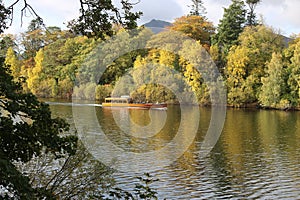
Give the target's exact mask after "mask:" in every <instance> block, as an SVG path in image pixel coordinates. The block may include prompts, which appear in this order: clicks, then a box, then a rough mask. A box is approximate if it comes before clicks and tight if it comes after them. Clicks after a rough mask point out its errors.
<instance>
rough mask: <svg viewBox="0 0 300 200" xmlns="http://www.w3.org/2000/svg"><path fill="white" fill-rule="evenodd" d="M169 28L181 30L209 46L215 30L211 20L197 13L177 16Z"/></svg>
mask: <svg viewBox="0 0 300 200" xmlns="http://www.w3.org/2000/svg"><path fill="white" fill-rule="evenodd" d="M169 29H170V30H173V31H178V32H181V33H183V34H184V35H186V36H188V37H190V38H192V39H194V40H196V41H200V43H201V44H202V45H205V46H207V47H208V46H210V38H211V36H212V34H214V31H215V28H214V26H213V24H212V23H211V22H210V21H208V20H206V19H205V18H204V17H202V16H196V15H191V16H182V17H180V18H177V19H176V20H175V22H174V23H173V24H172V25H171V26H170V27H169Z"/></svg>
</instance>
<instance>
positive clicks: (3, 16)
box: [0, 0, 11, 33]
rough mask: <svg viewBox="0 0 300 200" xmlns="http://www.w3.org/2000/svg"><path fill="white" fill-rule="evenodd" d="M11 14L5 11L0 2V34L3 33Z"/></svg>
mask: <svg viewBox="0 0 300 200" xmlns="http://www.w3.org/2000/svg"><path fill="white" fill-rule="evenodd" d="M10 14H11V11H10V10H8V9H6V8H5V7H4V5H3V3H2V0H1V1H0V33H3V31H4V29H6V28H7V20H8V16H9V15H10Z"/></svg>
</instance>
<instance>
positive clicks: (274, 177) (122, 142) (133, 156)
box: [50, 103, 300, 199]
mask: <svg viewBox="0 0 300 200" xmlns="http://www.w3.org/2000/svg"><path fill="white" fill-rule="evenodd" d="M50 107H51V110H52V112H53V115H54V116H60V117H64V118H66V119H67V121H68V122H69V123H71V125H72V127H73V128H75V127H77V128H78V129H80V130H79V133H80V134H81V137H82V138H83V140H84V143H85V144H86V146H88V148H90V151H91V153H92V154H93V155H94V156H95V158H97V159H99V160H101V161H103V162H104V163H106V162H107V163H108V162H110V163H112V164H111V165H112V166H116V168H117V169H120V170H121V171H120V172H117V173H116V174H115V175H114V177H115V178H116V181H117V183H118V184H119V186H120V187H121V188H124V189H129V188H133V187H134V184H135V183H136V179H135V178H134V177H136V176H139V175H141V174H142V172H150V173H151V175H153V176H155V178H158V179H159V181H158V182H155V183H153V185H152V187H153V188H155V189H156V190H157V192H158V196H159V198H160V199H163V198H166V199H211V198H213V199H215V198H217V199H218V198H221V199H224V198H231V199H244V198H251V199H256V198H261V199H297V198H299V196H300V151H299V150H300V112H284V111H273V110H271V111H270V110H256V109H228V110H227V113H226V118H225V123H224V127H223V130H222V132H221V135H220V137H219V136H216V137H217V138H216V139H217V143H216V144H215V145H214V147H213V149H212V150H211V151H210V152H209V153H208V154H207V155H202V154H203V151H202V150H201V148H202V145H203V143H204V141H205V137H206V135H207V131H208V129H209V126H210V123H211V121H212V120H214V119H211V116H212V112H211V109H210V108H198V107H195V106H190V107H189V106H184V108H182V107H183V106H182V107H180V106H168V110H167V111H161V110H150V111H149V110H136V109H135V110H131V109H129V110H128V109H107V108H106V109H105V108H102V107H94V106H93V104H89V105H84V104H76V105H74V106H72V104H70V103H51V105H50ZM74 118H75V119H74ZM84 134H86V137H83V136H84ZM174 141H175V142H174ZM105 143H106V144H105ZM166 146H168V148H165V147H166ZM101 148H102V149H101ZM122 150H123V151H122ZM112 157H115V160H116V161H117V162H115V163H114V162H113V160H114V159H113V158H112Z"/></svg>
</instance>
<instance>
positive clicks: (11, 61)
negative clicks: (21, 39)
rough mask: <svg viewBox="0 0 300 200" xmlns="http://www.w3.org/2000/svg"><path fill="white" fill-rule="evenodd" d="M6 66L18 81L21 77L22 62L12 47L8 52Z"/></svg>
mask: <svg viewBox="0 0 300 200" xmlns="http://www.w3.org/2000/svg"><path fill="white" fill-rule="evenodd" d="M5 64H6V65H7V66H10V70H11V74H12V76H13V77H14V79H15V80H18V78H19V77H20V76H21V62H20V60H19V59H18V57H17V55H16V52H15V51H14V49H13V48H12V47H10V48H8V50H7V53H6V57H5Z"/></svg>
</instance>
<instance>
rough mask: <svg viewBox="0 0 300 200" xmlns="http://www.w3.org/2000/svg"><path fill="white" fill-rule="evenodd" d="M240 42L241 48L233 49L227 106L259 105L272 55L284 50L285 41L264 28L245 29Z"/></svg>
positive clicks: (231, 50) (230, 53)
mask: <svg viewBox="0 0 300 200" xmlns="http://www.w3.org/2000/svg"><path fill="white" fill-rule="evenodd" d="M238 41H239V43H240V45H238V46H233V47H232V48H231V49H230V52H229V54H228V56H227V66H226V70H225V75H226V78H227V87H228V102H229V103H230V104H231V105H234V106H242V105H245V104H247V103H254V102H256V101H257V98H258V94H259V92H260V88H261V85H262V83H261V77H263V76H264V75H265V69H266V63H267V62H268V61H270V60H271V56H272V53H273V52H281V51H282V50H283V38H282V37H281V36H280V35H279V34H278V33H276V32H275V31H274V30H272V29H271V28H268V27H266V26H263V25H259V26H256V27H246V28H245V30H244V31H243V32H242V33H241V35H240V37H239V39H238Z"/></svg>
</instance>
